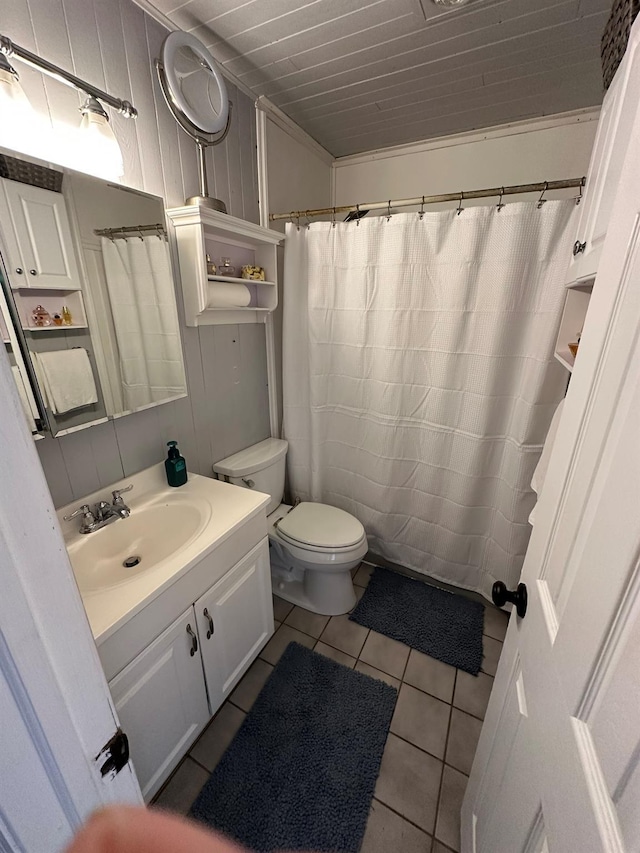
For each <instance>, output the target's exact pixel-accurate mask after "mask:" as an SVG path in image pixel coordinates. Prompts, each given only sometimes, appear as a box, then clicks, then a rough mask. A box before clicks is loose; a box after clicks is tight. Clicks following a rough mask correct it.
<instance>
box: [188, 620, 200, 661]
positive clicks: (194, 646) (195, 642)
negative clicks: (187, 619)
mask: <svg viewBox="0 0 640 853" xmlns="http://www.w3.org/2000/svg"><path fill="white" fill-rule="evenodd" d="M187 634H188V635H189V636H190V637H191V649H190V650H189V654H190V655H191V657H193V656H194V655H195V653H196V652H197V651H198V638H197V637H196V635H195V634H194V633H193V629H192V628H191V625H187Z"/></svg>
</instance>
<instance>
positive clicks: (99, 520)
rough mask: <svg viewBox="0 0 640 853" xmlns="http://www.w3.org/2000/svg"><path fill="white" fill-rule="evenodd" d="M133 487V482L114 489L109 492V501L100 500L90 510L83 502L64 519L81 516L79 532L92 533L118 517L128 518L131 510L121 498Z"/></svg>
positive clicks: (68, 519)
mask: <svg viewBox="0 0 640 853" xmlns="http://www.w3.org/2000/svg"><path fill="white" fill-rule="evenodd" d="M131 489H133V484H131V485H129V486H126V487H125V488H124V489H115V490H114V491H113V492H112V493H111V503H109V502H108V501H100V502H99V503H97V504H96V505H95V507H94V509H93V510H92V509H91V507H90V506H89V504H83V505H82V506H81V507H80V509H77V510H76V511H75V512H72V513H71V515H65V516H64V520H65V521H71V519H72V518H77V516H79V515H81V516H82V521H81V522H80V533H93V532H94V531H95V530H100V528H102V527H106V526H107V524H111V523H112V522H114V521H117V520H118V519H119V518H128V517H129V516H130V515H131V510H130V509H129V507H128V506H127V505H126V504H125V502H124V501H123V499H122V493H123V492H130V491H131Z"/></svg>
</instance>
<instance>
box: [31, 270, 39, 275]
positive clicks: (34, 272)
mask: <svg viewBox="0 0 640 853" xmlns="http://www.w3.org/2000/svg"><path fill="white" fill-rule="evenodd" d="M29 272H30V273H31V275H38V270H29Z"/></svg>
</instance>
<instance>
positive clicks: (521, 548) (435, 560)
mask: <svg viewBox="0 0 640 853" xmlns="http://www.w3.org/2000/svg"><path fill="white" fill-rule="evenodd" d="M574 208H575V204H574V202H573V201H549V202H547V203H546V204H544V205H543V206H542V207H541V208H540V209H538V208H537V206H536V204H535V203H518V204H508V205H507V206H506V207H504V208H503V209H502V210H500V211H498V210H497V209H496V206H495V205H493V206H491V207H475V208H468V209H466V210H463V211H462V213H461V214H460V215H456V212H455V211H451V212H449V211H447V212H442V213H425V215H424V217H423V218H422V219H420V218H419V216H418V214H416V213H407V214H396V215H393V216H392V217H391V219H390V220H388V221H387V218H386V217H384V216H382V217H376V218H370V219H364V220H362V221H361V222H360V224H359V225H357V224H356V223H354V222H351V223H340V224H337V225H336V226H335V227H332V225H331V223H326V222H318V223H314V224H312V225H311V226H310V227H309V228H300V229H298V228H296V226H295V225H288V226H287V232H286V243H285V275H284V291H285V293H284V345H283V364H284V435H285V437H286V438H287V439H288V440H289V442H290V448H289V455H288V465H289V469H288V470H289V481H290V485H291V489H292V492H293V494H294V495H295V496H299V497H300V498H301V499H303V500H315V501H323V502H326V503H329V504H333V505H335V506H338V507H341V508H343V509H345V510H347V511H348V512H351V513H352V514H353V515H355V516H356V517H357V518H359V519H360V521H361V522H362V523H363V524H364V526H365V528H366V531H367V535H368V537H369V544H370V548H371V550H372V551H373V552H375V553H377V554H379V555H381V556H382V557H385V558H386V559H387V560H390V561H392V562H394V563H397V564H400V565H403V566H406V567H408V568H410V569H414V570H416V571H418V572H422V573H425V574H428V575H430V576H432V577H434V578H438V579H440V580H443V581H446V582H447V583H451V584H455V585H457V586H460V587H464V588H467V589H472V590H476V591H478V592H480V593H482V594H483V595H485V596H487V597H490V595H491V587H492V584H493V582H494V581H495V580H503V581H504V582H505V583H506V584H507V586H509V587H513V586H514V585H516V584H517V582H518V578H519V575H520V570H521V567H522V562H523V557H524V553H525V550H526V547H527V543H528V540H529V534H530V527H529V525H528V523H527V517H528V515H529V513H530V511H531V509H532V506H533V504H534V501H535V497H534V495H533V492H532V491H531V489H530V482H531V476H532V474H533V470H534V468H535V465H536V462H537V460H538V458H539V455H540V452H541V450H542V444H543V442H544V438H545V435H546V432H547V429H548V427H549V423H550V421H551V417H552V415H553V412H554V409H555V408H556V406H557V405H558V402H559V401H560V400H561V398H562V396H563V394H564V390H565V387H566V382H567V374H566V371H565V370H564V369H563V368H562V367H561V366H560V365H559V364H558V363H557V362H556V361H555V360H554V358H553V350H554V342H555V338H556V334H557V330H558V325H559V320H560V314H561V311H562V305H563V300H564V286H563V280H564V273H565V270H566V266H567V261H568V257H569V256H568V252H569V251H570V249H569V247H570V245H571V230H570V220H571V218H572V217H571V214H572V211H573V209H574ZM576 331H579V330H577V329H576Z"/></svg>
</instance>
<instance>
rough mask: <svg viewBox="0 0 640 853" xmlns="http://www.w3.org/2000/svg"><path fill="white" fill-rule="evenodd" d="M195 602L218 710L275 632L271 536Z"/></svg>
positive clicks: (212, 699)
mask: <svg viewBox="0 0 640 853" xmlns="http://www.w3.org/2000/svg"><path fill="white" fill-rule="evenodd" d="M194 606H195V611H196V619H197V621H198V635H199V637H200V644H201V648H202V662H203V664H204V675H205V679H206V681H207V690H208V691H209V701H210V702H211V711H212V713H213V712H215V710H216V709H217V708H219V707H220V705H222V703H223V702H224V700H225V699H226V698H227V696H228V695H229V694H230V693H231V691H232V690H233V688H234V687H235V686H236V684H237V683H238V681H239V680H240V677H241V675H242V673H243V672H244V671H245V670H246V669H247V667H248V666H249V664H250V663H251V661H252V660H253V659H254V658H255V657H256V655H257V654H258V652H259V651H260V649H261V648H262V646H263V645H264V644H265V642H266V641H267V639H268V638H269V637H270V636H271V634H272V633H273V606H272V603H271V579H270V567H269V545H268V542H266V541H263V542H262V543H261V544H260V545H258V547H257V548H254V549H253V551H251V552H250V553H249V554H247V556H246V557H245V558H244V559H243V560H241V561H240V562H239V563H238V564H237V565H236V566H234V568H233V569H231V571H230V572H228V573H227V574H226V575H225V576H224V578H222V580H220V581H218V583H217V584H215V586H213V587H212V588H211V589H210V590H209V591H208V592H206V593H205V594H204V595H203V596H202V597H201V598H199V599H198V601H196V603H195V605H194Z"/></svg>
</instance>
